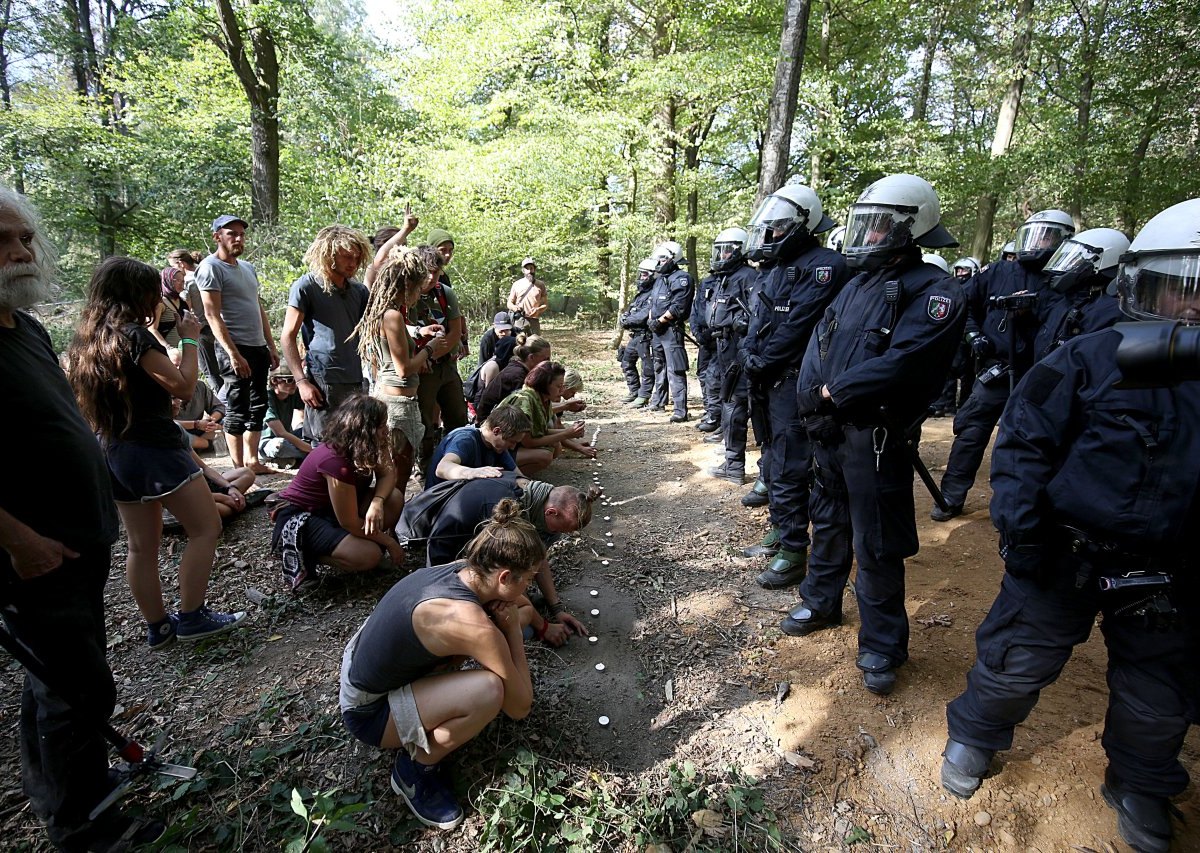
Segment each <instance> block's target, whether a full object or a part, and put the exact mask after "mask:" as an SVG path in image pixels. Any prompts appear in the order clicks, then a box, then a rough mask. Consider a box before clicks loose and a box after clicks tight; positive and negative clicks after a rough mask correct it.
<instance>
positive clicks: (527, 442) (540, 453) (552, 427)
mask: <svg viewBox="0 0 1200 853" xmlns="http://www.w3.org/2000/svg"><path fill="white" fill-rule="evenodd" d="M566 372H567V369H566V368H565V367H563V366H562V365H561V364H560V363H559V362H557V361H543V362H542V363H541V364H539V365H538V366H537V367H535V368H534V369H533V370H531V371H529V375H528V376H526V377H525V385H524V387H522V388H521V389H520V390H517V391H514V392H512V393H511V394H509V395H508V396H507V397H505V398H504V399H503V400H501V401H500V405H499V406H497V407H496V408H497V409H498V408H500V406H516V407H517V408H518V409H520V410H521V411H522V412H524V413H525V414H526V415H528V416H529V422H530V424H532V428H531V429H530V430H529V433H528V435H526V436H525V438H524V439H523V440H522V441H521V446H520V447H519V448H517V467H518V468H520V469H521V471H522V472H524V474H525V476H527V477H532V476H533V475H534V474H536V473H537V472H538V471H541V470H543V469H544V468H547V467H549V465H550V463H551V462H553V461H554V459H555V457H556V456H558V454H559V453H561V452H562V443H563V442H564V441H570V440H572V439H576V438H579V437H580V436H582V435H583V427H584V422H583V421H575V422H574V423H573V424H571V425H570V426H568V427H558V426H556V423H555V420H554V410H553V404H554V403H555V402H556V401H558V400H561V399H562V395H563V377H564V376H565V375H566Z"/></svg>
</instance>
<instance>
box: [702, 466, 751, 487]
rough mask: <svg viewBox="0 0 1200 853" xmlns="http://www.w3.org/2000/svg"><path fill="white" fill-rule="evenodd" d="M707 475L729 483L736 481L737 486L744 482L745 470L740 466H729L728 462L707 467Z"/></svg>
mask: <svg viewBox="0 0 1200 853" xmlns="http://www.w3.org/2000/svg"><path fill="white" fill-rule="evenodd" d="M708 476H710V477H716V478H717V479H718V480H725V481H727V482H730V483H737V484H738V485H739V486H744V485H745V484H746V471H745V470H744V469H742V468H730V467H729V465H728V463H726V464H724V465H718V466H717V467H715V468H709V469H708Z"/></svg>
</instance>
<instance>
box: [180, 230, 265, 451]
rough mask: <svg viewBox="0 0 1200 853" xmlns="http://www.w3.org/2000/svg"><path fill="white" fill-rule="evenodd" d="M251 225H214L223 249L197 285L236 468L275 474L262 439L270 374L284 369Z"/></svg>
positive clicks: (203, 266) (201, 271)
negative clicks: (249, 239)
mask: <svg viewBox="0 0 1200 853" xmlns="http://www.w3.org/2000/svg"><path fill="white" fill-rule="evenodd" d="M246 227H247V226H246V222H245V220H243V219H241V218H239V217H237V216H230V215H228V214H226V215H224V216H218V217H217V218H216V219H214V220H213V224H212V235H213V242H215V243H216V244H217V250H216V252H214V253H213V254H211V255H209V256H208V257H207V258H205V259H204V260H203V261H201V262H200V266H199V268H198V269H197V270H196V286H197V287H198V288H199V289H200V296H201V298H202V299H203V300H204V313H205V314H206V315H207V316H208V322H209V324H210V325H211V326H212V330H213V335H214V336H215V337H216V339H217V364H218V365H219V366H220V369H221V378H222V379H223V380H224V383H225V385H224V387H225V394H226V397H225V404H226V408H227V411H226V414H225V421H224V426H225V436H226V440H227V442H228V444H229V457H230V459H231V460H232V461H233V464H234V467H237V468H240V467H242V466H243V465H244V466H246V467H247V468H249V469H250V470H251V471H253V472H255V473H256V474H268V473H272V472H271V469H270V468H268V467H267V466H266V465H263V464H262V463H261V462H259V461H258V439H259V437H260V436H261V434H262V429H263V416H264V415H266V413H267V374H268V373H269V372H270V371H272V370H274V369H275V368H276V367H278V366H279V353H278V351H277V350H276V349H275V339H274V338H273V337H272V336H271V324H270V322H269V321H268V320H267V312H266V311H265V310H264V309H263V307H262V303H261V302H260V301H259V298H258V291H259V284H258V276H257V274H255V272H254V267H253V265H251V264H250V262H249V261H240V260H238V258H239V257H240V256H241V254H242V252H244V251H245V249H246Z"/></svg>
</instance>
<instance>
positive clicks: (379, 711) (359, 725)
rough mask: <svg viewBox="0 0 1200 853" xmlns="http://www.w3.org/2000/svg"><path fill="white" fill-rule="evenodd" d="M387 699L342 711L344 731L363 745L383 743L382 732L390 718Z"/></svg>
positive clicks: (381, 698)
mask: <svg viewBox="0 0 1200 853" xmlns="http://www.w3.org/2000/svg"><path fill="white" fill-rule="evenodd" d="M391 713H392V711H391V708H390V707H389V705H388V698H387V697H386V696H380V697H379V698H378V699H376V700H375V701H374V702H372V703H370V704H369V705H361V706H359V707H357V708H350V709H348V710H345V711H342V722H343V723H344V724H345V726H346V730H347V731H349V732H350V734H352V735H354V736H355V737H356V738H358V739H359V740H361V741H362V742H363V743H365V744H369V745H371V746H379V744H381V743H383V732H384V730H385V729H387V722H388V717H389V716H391Z"/></svg>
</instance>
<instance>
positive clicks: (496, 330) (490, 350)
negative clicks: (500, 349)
mask: <svg viewBox="0 0 1200 853" xmlns="http://www.w3.org/2000/svg"><path fill="white" fill-rule="evenodd" d="M512 330H513V327H512V315H511V314H509V313H508V312H507V311H501V312H500V313H498V314H497V315H496V316H495V318H494V319H493V320H492V327H491V328H490V329H488V330H487V331H486V332H484V333H483V334H482V335H481V336H480V338H479V364H481V365H482V364H483V363H484V362H485V361H487V360H488V359H489V358H491V357H492V356H494V355H495V354H496V341H498V340H500V339H501V338H507V337H508V336H509V335H511V334H512Z"/></svg>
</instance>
